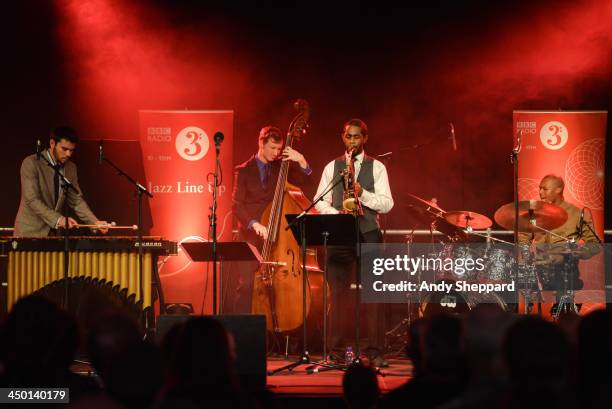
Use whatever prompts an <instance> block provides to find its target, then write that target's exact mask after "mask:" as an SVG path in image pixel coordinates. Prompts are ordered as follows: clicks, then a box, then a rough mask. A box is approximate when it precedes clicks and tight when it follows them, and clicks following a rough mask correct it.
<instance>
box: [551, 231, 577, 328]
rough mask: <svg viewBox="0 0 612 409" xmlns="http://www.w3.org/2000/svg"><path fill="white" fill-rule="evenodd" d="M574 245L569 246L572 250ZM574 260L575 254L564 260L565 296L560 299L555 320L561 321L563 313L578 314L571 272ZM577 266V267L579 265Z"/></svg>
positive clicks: (571, 243)
mask: <svg viewBox="0 0 612 409" xmlns="http://www.w3.org/2000/svg"><path fill="white" fill-rule="evenodd" d="M573 244H574V242H573V241H572V242H570V243H568V246H569V247H570V248H571V247H572V245H573ZM574 258H575V256H574V255H573V254H568V255H567V257H564V260H563V295H561V297H559V301H558V303H557V309H556V310H555V311H554V312H553V318H554V319H555V320H558V319H559V317H560V316H561V312H563V311H571V312H573V313H576V314H578V307H577V306H576V303H575V302H574V276H573V275H572V270H571V265H572V264H573V263H571V261H573V260H574ZM576 261H577V260H576ZM575 265H576V267H577V263H576V264H575ZM568 276H569V278H568Z"/></svg>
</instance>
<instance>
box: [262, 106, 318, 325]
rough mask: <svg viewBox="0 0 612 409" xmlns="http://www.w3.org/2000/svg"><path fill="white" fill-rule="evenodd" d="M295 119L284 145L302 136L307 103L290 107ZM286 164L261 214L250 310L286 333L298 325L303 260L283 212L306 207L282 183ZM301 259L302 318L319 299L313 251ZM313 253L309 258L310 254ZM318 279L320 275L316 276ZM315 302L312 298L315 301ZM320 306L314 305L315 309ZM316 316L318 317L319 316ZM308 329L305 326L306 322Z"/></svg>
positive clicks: (301, 198)
mask: <svg viewBox="0 0 612 409" xmlns="http://www.w3.org/2000/svg"><path fill="white" fill-rule="evenodd" d="M294 108H295V109H296V110H297V111H298V113H297V115H296V116H295V118H294V119H293V121H292V122H291V124H290V125H289V131H288V133H287V139H286V143H285V146H292V144H293V142H294V140H299V139H300V138H301V137H302V136H303V135H305V133H306V129H307V127H308V120H309V117H310V110H309V106H308V102H306V101H305V100H303V99H298V100H297V101H296V102H295V103H294ZM289 162H290V161H284V162H283V163H282V164H281V167H280V171H279V175H278V180H277V182H276V188H275V191H274V199H273V200H272V203H271V204H270V205H269V206H268V207H267V208H266V210H265V211H264V213H263V215H262V224H264V225H266V226H267V228H268V237H267V239H266V240H264V243H263V247H262V251H261V255H262V263H261V266H260V267H259V269H258V270H257V272H255V274H254V282H253V302H252V308H251V312H252V313H253V314H262V315H265V316H266V326H267V329H268V330H269V331H274V332H287V331H291V330H294V329H296V328H298V327H300V326H301V325H302V324H303V321H304V320H303V303H302V297H303V294H304V293H303V291H304V286H303V276H302V274H304V272H303V271H302V269H303V262H302V251H301V249H300V245H299V243H298V242H297V241H296V240H295V238H294V237H293V234H292V233H291V231H290V230H286V229H285V228H286V227H287V220H286V219H285V217H284V216H285V214H291V213H301V212H302V210H303V209H304V208H306V207H307V206H308V205H309V203H308V199H306V198H305V196H304V194H303V193H302V191H301V190H300V189H299V188H297V187H296V186H293V185H291V184H290V183H288V182H287V175H288V172H289ZM309 254H310V256H308V255H307V260H306V265H307V267H306V268H307V270H308V272H311V273H314V274H312V275H309V276H308V278H309V280H308V281H309V283H310V284H309V288H307V289H306V290H307V291H306V316H308V315H309V313H310V310H311V307H310V306H311V301H312V299H313V298H317V299H318V298H320V297H319V295H320V294H321V289H322V283H320V282H318V281H319V280H317V278H318V277H317V275H316V273H317V272H320V271H321V270H320V269H319V268H318V266H317V263H316V253H312V252H310V253H309ZM313 254H314V255H313ZM319 276H320V275H319ZM317 301H318V300H317ZM315 304H317V305H316V306H315V308H313V312H315V311H314V310H315V309H316V314H313V315H319V314H321V315H322V312H320V310H322V302H320V301H319V302H317V303H315ZM319 304H320V305H319ZM321 318H322V316H321ZM307 325H308V326H310V325H309V323H307Z"/></svg>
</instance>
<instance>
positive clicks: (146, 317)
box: [98, 140, 166, 338]
mask: <svg viewBox="0 0 612 409" xmlns="http://www.w3.org/2000/svg"><path fill="white" fill-rule="evenodd" d="M102 142H103V141H102V140H100V145H99V150H100V152H99V157H98V163H99V164H100V165H101V164H102V163H103V162H106V163H108V164H109V165H110V166H111V167H112V168H113V169H115V170H116V171H117V174H118V175H119V176H123V177H124V178H126V179H127V180H128V182H130V183H131V184H132V185H134V187H135V188H136V198H137V201H138V230H137V235H138V238H137V240H136V243H135V244H136V245H137V246H138V291H139V293H140V300H141V302H142V311H143V319H144V324H145V338H146V337H147V336H148V332H149V330H150V329H151V325H150V322H149V321H150V316H149V314H147V313H146V312H145V308H144V288H143V283H142V277H143V274H142V269H143V256H144V254H143V248H142V195H143V193H144V194H146V195H147V196H149V198H151V199H152V198H153V194H151V192H149V191H148V190H147V188H146V187H144V186H143V185H141V184H140V183H139V182H138V181H136V180H135V179H133V178H132V177H131V176H130V175H128V174H127V173H125V172H124V171H123V170H122V169H121V168H119V167H118V166H117V165H115V164H114V163H113V162H112V161H111V160H110V159H108V158H107V157H106V155H105V154H104V150H103V147H102ZM153 270H154V273H155V280H156V281H157V283H158V285H157V288H158V292H159V297H160V303H159V311H160V313H161V314H164V313H165V312H166V311H165V305H164V299H163V295H162V288H161V281H160V278H159V274H158V273H157V268H154V269H153ZM151 312H152V314H154V312H153V306H151Z"/></svg>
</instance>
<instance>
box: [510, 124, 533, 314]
mask: <svg viewBox="0 0 612 409" xmlns="http://www.w3.org/2000/svg"><path fill="white" fill-rule="evenodd" d="M522 136H523V131H522V130H520V131H518V133H517V136H516V145H515V146H514V147H513V148H512V153H511V154H510V163H511V164H512V165H513V182H514V183H513V186H514V260H515V263H514V278H515V280H516V281H517V282H518V281H519V236H518V234H519V231H518V230H519V217H518V215H519V202H518V200H519V199H518V166H519V154H520V153H521V148H522V146H521V138H522ZM517 288H518V286H517ZM528 291H529V289H528V283H527V280H525V289H524V294H525V313H529V311H528V310H529V299H528V298H529V295H528ZM518 297H519V293H518V292H517V293H516V297H515V301H516V307H515V308H516V309H517V310H518V305H519V299H518ZM517 312H518V311H517Z"/></svg>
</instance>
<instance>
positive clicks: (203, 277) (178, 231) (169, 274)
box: [139, 111, 234, 313]
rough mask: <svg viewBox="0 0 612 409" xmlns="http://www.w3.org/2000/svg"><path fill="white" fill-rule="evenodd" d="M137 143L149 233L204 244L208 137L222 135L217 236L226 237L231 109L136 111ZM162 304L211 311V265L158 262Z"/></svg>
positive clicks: (210, 165)
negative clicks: (148, 193) (150, 196)
mask: <svg viewBox="0 0 612 409" xmlns="http://www.w3.org/2000/svg"><path fill="white" fill-rule="evenodd" d="M139 116H140V141H141V145H142V154H143V160H144V168H145V174H146V187H147V188H148V189H149V191H151V193H153V196H154V197H153V199H150V200H149V203H150V206H151V216H152V219H153V227H152V229H151V234H152V235H158V236H163V237H164V238H165V239H168V240H176V241H178V242H182V241H208V240H209V236H208V235H209V233H210V232H209V215H210V207H211V205H212V183H213V172H214V169H215V143H214V140H213V136H214V134H215V133H216V132H222V133H223V134H224V136H225V138H224V141H223V143H222V145H221V150H220V156H219V160H220V163H221V171H222V180H221V185H220V186H219V190H218V196H217V197H218V209H217V223H218V224H217V237H218V238H219V240H220V241H230V240H231V236H232V232H231V229H232V220H231V206H232V204H231V192H232V183H233V169H232V164H233V158H232V151H233V147H232V142H233V129H234V126H233V123H234V112H233V111H140V112H139ZM159 271H160V276H161V281H162V286H163V289H164V295H165V302H166V303H190V304H192V305H193V308H194V311H195V312H196V313H202V312H204V313H210V312H211V311H212V266H211V265H209V263H192V262H191V261H190V259H189V257H188V256H187V255H186V254H184V252H183V250H182V249H180V246H179V255H178V257H169V258H167V259H165V260H161V262H160V263H159Z"/></svg>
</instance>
